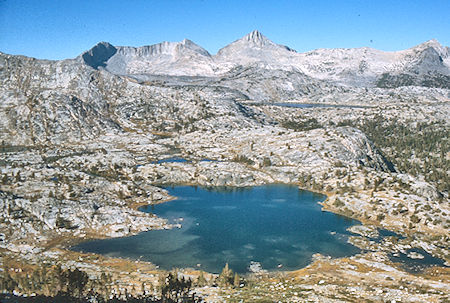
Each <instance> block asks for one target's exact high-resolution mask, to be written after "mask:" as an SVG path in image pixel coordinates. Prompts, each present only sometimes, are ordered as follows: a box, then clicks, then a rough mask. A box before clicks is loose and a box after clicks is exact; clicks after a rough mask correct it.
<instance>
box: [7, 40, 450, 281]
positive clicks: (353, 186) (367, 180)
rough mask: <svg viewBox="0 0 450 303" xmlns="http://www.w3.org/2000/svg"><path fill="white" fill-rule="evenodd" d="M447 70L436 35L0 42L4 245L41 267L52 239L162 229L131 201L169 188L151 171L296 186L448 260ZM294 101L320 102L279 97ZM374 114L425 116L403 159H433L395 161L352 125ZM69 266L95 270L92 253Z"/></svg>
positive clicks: (177, 179) (220, 182)
mask: <svg viewBox="0 0 450 303" xmlns="http://www.w3.org/2000/svg"><path fill="white" fill-rule="evenodd" d="M361 56H362V57H361ZM436 56H437V57H438V59H436V58H437V57H436ZM308 58H309V59H308ZM345 58H346V59H345ZM361 58H365V62H366V63H364V62H362V61H361ZM439 58H440V59H439ZM319 61H320V64H319ZM323 62H325V63H326V64H325V63H323ZM363 63H364V64H363ZM386 73H389V75H387V74H386ZM404 75H408V76H404ZM448 75H449V72H448V48H446V47H442V46H440V45H439V43H437V42H436V41H431V42H427V43H425V44H422V45H420V46H417V47H415V48H412V49H409V50H406V51H402V52H396V53H385V52H380V51H375V50H371V49H356V50H317V51H313V52H309V53H305V54H298V53H296V52H295V51H292V50H291V49H289V48H288V47H285V46H280V45H277V44H275V43H273V42H271V41H270V40H268V39H267V38H266V37H264V36H263V35H261V34H260V33H258V32H253V33H251V34H249V35H247V36H245V37H244V38H242V39H241V40H238V41H236V42H234V43H232V44H230V45H229V46H227V47H225V48H224V49H222V50H221V51H219V53H218V54H217V55H215V56H212V55H210V54H208V53H207V52H206V51H205V50H204V49H202V48H201V47H199V46H197V45H195V44H194V43H193V42H191V41H189V40H184V41H183V42H181V43H162V44H159V45H154V46H150V47H142V48H131V47H115V46H112V45H110V44H108V43H100V44H98V45H97V46H95V47H94V48H93V49H91V50H89V51H88V52H86V53H84V54H82V55H80V56H79V57H78V58H75V59H68V60H63V61H46V60H36V59H32V58H26V57H21V56H11V55H7V54H0V82H1V85H0V141H1V146H0V154H1V155H2V156H1V158H0V169H1V172H0V179H1V184H0V208H1V209H3V211H2V212H1V214H0V233H1V234H0V246H1V249H3V255H4V256H9V257H11V256H12V258H15V257H17V256H18V253H22V254H24V255H26V260H27V261H26V262H32V263H33V262H34V263H33V264H39V263H42V262H44V261H43V259H45V260H47V261H48V260H51V261H48V262H50V263H52V264H53V263H54V262H58V260H62V256H63V255H64V254H67V252H64V253H61V251H58V250H55V247H57V246H59V247H66V246H67V245H68V244H70V243H73V241H78V240H80V239H87V238H103V237H117V236H124V235H129V234H134V233H138V232H141V231H145V230H149V229H161V228H170V227H171V226H169V225H168V224H167V222H166V221H165V220H164V219H161V218H156V217H154V216H152V215H150V214H147V213H142V212H139V211H138V210H137V207H138V206H140V205H145V204H151V203H160V202H163V201H166V200H168V199H171V198H172V197H169V196H168V194H167V192H166V191H165V190H163V189H161V188H159V187H158V186H160V185H164V184H193V185H202V186H252V185H259V184H266V183H293V184H298V185H299V186H300V187H301V188H305V189H309V190H314V191H319V192H323V193H326V194H328V196H329V198H328V199H327V200H326V201H325V202H324V204H323V205H324V208H325V209H326V210H330V211H333V212H336V213H340V214H343V215H345V216H348V217H352V218H356V219H358V220H360V221H361V222H363V223H365V224H369V225H374V226H382V227H384V228H386V229H390V230H394V231H397V232H400V233H402V234H403V235H409V237H408V240H407V243H406V244H402V245H413V246H414V245H415V246H416V247H421V248H423V249H425V250H426V251H427V252H429V253H431V254H433V255H435V256H439V257H441V258H444V259H445V260H447V261H448V258H449V252H448V248H445V247H443V243H446V241H448V229H449V227H450V221H449V215H450V207H449V203H448V201H449V200H448V194H449V193H448V191H446V189H445V186H443V184H442V182H439V177H437V178H438V180H437V181H436V177H435V176H440V175H439V174H442V172H443V171H445V170H446V166H445V165H447V164H446V163H447V162H445V161H447V160H446V159H447V158H448V153H447V152H446V150H445V146H446V145H447V146H448V144H445V143H448V136H446V135H445V134H446V133H447V134H448V127H449V125H448V119H447V117H448V115H449V114H450V108H449V105H448V104H449V96H450V93H449V90H448V85H449V80H448ZM393 77H394V78H395V79H394V80H392V79H393ZM402 77H407V78H408V77H413V78H411V79H412V80H411V79H410V78H408V79H410V80H411V81H409V80H408V81H406V82H405V81H403V80H401V81H400V80H399V79H400V78H402ZM427 77H432V78H433V79H434V80H433V81H431V80H430V79H429V78H427ZM402 79H403V78H402ZM436 79H439V81H440V82H439V81H438V82H439V83H437V82H436V81H437V80H436ZM435 80H436V81H435ZM380 81H382V82H383V83H382V85H381V84H380ZM413 84H414V85H416V86H410V85H413ZM417 85H418V86H417ZM377 86H378V87H377ZM294 101H296V102H297V103H298V102H300V103H313V104H316V105H320V107H306V108H303V107H286V105H288V104H282V105H283V106H280V104H278V103H283V102H291V103H292V102H294ZM294 103H295V102H294ZM291 105H292V104H291ZM379 117H383V118H384V120H383V121H384V122H383V123H384V124H389V123H394V122H395V123H396V124H398V125H401V126H404V127H406V128H408V127H413V128H414V127H415V128H416V129H418V131H419V132H420V131H421V129H422V128H423V127H422V126H421V125H425V124H427V123H428V124H430V123H431V124H430V125H431V126H433V129H436V130H439V131H441V132H442V133H443V134H444V135H441V137H440V138H438V140H437V141H439V142H441V143H439V144H438V145H436V150H435V152H432V153H429V155H426V156H423V157H422V156H420V155H419V154H414V156H413V157H411V159H408V161H409V160H410V162H412V163H413V164H414V165H416V166H417V165H419V164H420V165H421V167H422V168H423V169H426V164H427V163H430V162H429V160H430V159H431V160H433V159H435V160H436V159H437V160H436V161H438V160H439V159H440V161H441V160H442V161H441V162H432V163H443V165H441V167H439V166H436V167H434V168H433V172H434V173H435V174H434V175H433V174H432V175H430V177H428V175H427V176H426V177H427V178H428V179H426V180H425V179H424V176H423V175H421V173H420V172H422V171H423V170H422V171H421V170H420V169H419V170H417V168H416V170H411V171H412V172H416V173H415V175H413V174H410V173H408V171H405V170H403V166H399V164H402V165H403V164H404V163H406V164H408V163H409V162H408V161H406V162H404V163H403V162H398V161H399V160H398V159H397V157H398V154H396V153H394V151H395V148H394V147H389V146H388V147H385V146H383V149H380V146H378V145H376V144H375V143H374V141H372V140H370V139H369V138H368V136H369V135H370V136H373V135H374V134H372V133H364V132H363V131H361V130H360V129H363V126H367V125H366V124H364V125H363V124H361V123H363V122H364V121H366V122H367V121H375V120H376V119H379ZM428 124H427V125H428ZM369 126H370V125H369ZM421 127H422V128H421ZM365 130H369V131H370V128H367V127H366V128H365ZM440 134H441V133H440ZM396 135H397V134H395V133H393V134H392V133H387V132H386V136H387V137H386V138H388V137H389V138H392V136H394V138H395V136H396ZM374 138H375V137H374ZM377 140H379V138H378V139H377ZM377 142H381V141H377ZM433 142H434V141H433ZM433 144H434V143H433ZM400 148H401V147H400ZM391 155H393V156H392V157H391ZM394 160H395V161H394ZM400 160H401V159H400ZM427 161H428V162H427ZM417 163H419V164H417ZM406 164H405V165H406ZM420 165H419V166H420ZM419 166H417V167H419ZM400 167H402V169H400ZM405 167H407V166H405ZM419 168H420V167H419ZM417 171H418V172H417ZM433 176H434V179H433V178H432V177H433ZM433 180H434V181H433ZM444 182H445V181H444ZM444 185H445V184H444ZM437 186H440V188H443V189H441V190H438V189H437ZM405 241H406V240H405ZM353 243H354V244H355V245H360V246H363V245H366V247H368V245H369V244H367V243H365V242H364V241H361V240H358V239H356V240H355V239H353ZM364 243H365V244H364ZM370 245H371V244H370ZM370 245H369V246H370ZM386 246H388V245H386ZM48 248H50V250H47V249H48ZM373 250H374V251H376V250H378V251H384V250H385V248H379V247H378V248H376V247H375V248H373ZM42 252H45V253H46V254H41V253H42ZM40 254H41V255H40ZM47 254H48V255H47ZM69 255H70V253H69ZM42 258H43V259H42ZM30 260H31V261H30ZM47 261H46V262H47ZM67 262H68V261H67ZM77 264H78V265H79V266H87V268H88V269H87V271H91V274H92V275H94V276H95V275H96V274H97V275H98V270H99V269H98V268H99V266H100V265H95V266H93V265H92V264H90V265H86V263H83V262H81V263H77ZM100 268H101V266H100ZM117 277H120V274H118V275H117ZM122 278H123V277H122ZM141 278H142V279H143V277H141ZM141 278H139V279H141ZM118 279H119V278H118ZM127 281H128V280H127ZM124 283H125V282H124ZM127 283H128V282H127ZM130 283H131V282H130Z"/></svg>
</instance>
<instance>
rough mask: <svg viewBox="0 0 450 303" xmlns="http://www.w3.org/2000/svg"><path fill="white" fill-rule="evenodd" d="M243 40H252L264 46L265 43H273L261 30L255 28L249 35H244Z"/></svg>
mask: <svg viewBox="0 0 450 303" xmlns="http://www.w3.org/2000/svg"><path fill="white" fill-rule="evenodd" d="M241 41H246V42H251V43H253V44H255V45H258V46H263V45H265V44H273V42H272V41H270V40H269V39H267V37H266V36H264V35H263V34H261V32H260V31H258V30H254V31H252V32H251V33H248V34H247V35H245V36H244V37H242V39H241Z"/></svg>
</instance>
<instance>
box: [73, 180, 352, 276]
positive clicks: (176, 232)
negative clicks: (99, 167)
mask: <svg viewBox="0 0 450 303" xmlns="http://www.w3.org/2000/svg"><path fill="white" fill-rule="evenodd" d="M166 189H167V190H168V191H169V193H170V194H171V195H172V196H175V197H177V199H176V200H173V201H170V202H166V203H163V204H157V205H152V206H151V205H149V206H146V207H142V208H141V209H140V210H142V211H144V212H151V213H154V214H156V215H158V216H159V217H163V218H167V219H168V220H169V222H171V223H176V224H177V223H179V224H181V225H182V228H174V229H172V230H155V231H148V232H144V233H141V234H139V235H136V236H131V237H125V238H116V239H107V240H95V241H89V242H85V243H82V244H79V245H77V246H76V247H73V248H72V249H74V250H78V251H85V252H94V253H100V254H104V255H108V256H114V257H125V258H131V259H140V260H144V261H150V262H152V263H154V264H156V265H158V266H159V267H160V268H163V269H171V268H174V267H179V268H186V267H192V268H199V269H202V270H205V271H208V272H214V273H218V272H220V270H221V269H222V268H223V266H224V265H225V263H228V264H229V266H230V268H232V269H233V270H234V271H236V272H239V273H245V272H248V266H249V264H250V262H251V261H255V262H259V263H260V264H261V265H262V268H263V269H266V270H293V269H298V268H301V267H303V266H306V265H308V264H309V263H310V262H311V259H312V255H313V254H315V253H320V254H323V255H329V256H332V257H342V256H349V255H353V254H356V253H358V252H360V250H359V249H358V248H356V247H354V246H353V245H351V244H349V243H347V239H348V236H349V235H350V234H349V232H347V231H346V229H347V228H348V227H350V226H352V225H354V224H357V223H359V222H358V221H356V220H352V219H348V218H346V217H342V216H339V215H336V214H333V213H330V212H324V211H322V210H321V206H320V205H319V204H318V203H317V202H320V201H323V200H325V198H326V197H325V196H324V195H321V194H317V193H313V192H309V191H304V190H300V189H299V188H298V187H296V186H291V185H266V186H257V187H249V188H214V189H207V188H202V187H194V186H174V187H167V188H166Z"/></svg>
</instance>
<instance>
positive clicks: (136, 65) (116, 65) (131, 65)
mask: <svg viewBox="0 0 450 303" xmlns="http://www.w3.org/2000/svg"><path fill="white" fill-rule="evenodd" d="M105 47H106V45H105V44H104V43H100V44H98V45H97V46H95V47H94V48H93V49H96V48H99V49H100V50H103V49H104V48H105ZM111 47H113V46H112V45H111ZM114 49H115V50H116V51H115V52H114V53H112V52H108V53H107V54H106V55H104V56H103V57H101V59H102V60H98V59H97V60H90V61H89V59H90V58H91V57H92V56H87V58H88V60H86V59H85V60H84V61H85V62H86V63H87V64H88V65H90V66H92V67H94V68H98V67H103V68H104V69H106V70H107V71H109V72H111V73H113V74H117V75H136V74H165V75H190V76H195V75H205V74H206V75H210V74H213V67H212V59H211V55H210V54H209V53H208V51H207V50H205V49H204V48H202V47H201V46H199V45H197V44H195V43H194V42H192V41H191V40H189V39H184V40H183V41H180V42H167V41H164V42H161V43H157V44H153V45H147V46H141V47H131V46H118V47H115V48H114ZM101 54H103V52H101ZM91 61H94V64H92V63H91Z"/></svg>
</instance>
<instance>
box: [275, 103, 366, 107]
mask: <svg viewBox="0 0 450 303" xmlns="http://www.w3.org/2000/svg"><path fill="white" fill-rule="evenodd" d="M273 105H276V106H283V107H296V108H313V107H321V108H326V107H331V108H370V106H366V105H350V104H326V103H294V102H286V103H274V104H273Z"/></svg>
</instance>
